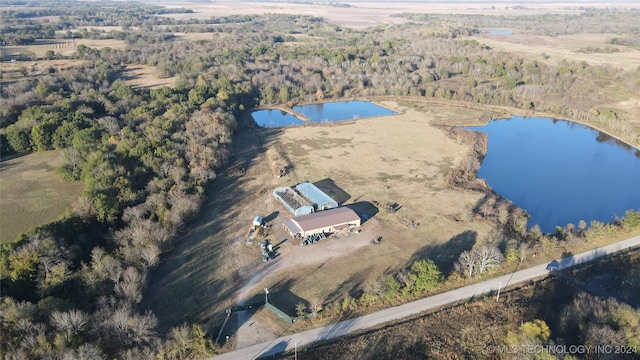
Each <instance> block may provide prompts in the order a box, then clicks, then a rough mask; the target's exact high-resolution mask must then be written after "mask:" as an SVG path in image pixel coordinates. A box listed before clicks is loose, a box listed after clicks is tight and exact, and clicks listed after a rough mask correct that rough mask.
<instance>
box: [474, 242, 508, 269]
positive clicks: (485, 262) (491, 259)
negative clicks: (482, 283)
mask: <svg viewBox="0 0 640 360" xmlns="http://www.w3.org/2000/svg"><path fill="white" fill-rule="evenodd" d="M474 253H475V258H476V259H477V260H476V261H477V268H478V272H479V273H480V274H483V273H485V272H487V271H491V270H492V269H494V268H496V267H497V266H498V265H500V264H501V263H502V262H503V261H504V256H503V255H502V253H501V252H500V250H498V248H497V247H496V246H495V245H483V246H481V247H480V248H479V249H477V250H476V251H474Z"/></svg>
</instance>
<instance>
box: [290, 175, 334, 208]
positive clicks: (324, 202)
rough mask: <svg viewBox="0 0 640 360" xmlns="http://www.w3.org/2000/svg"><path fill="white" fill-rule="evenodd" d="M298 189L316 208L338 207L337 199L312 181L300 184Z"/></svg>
mask: <svg viewBox="0 0 640 360" xmlns="http://www.w3.org/2000/svg"><path fill="white" fill-rule="evenodd" d="M296 190H297V191H298V192H299V193H300V194H301V195H302V196H304V197H305V198H306V199H307V200H309V202H311V203H312V204H313V206H314V207H315V209H316V210H327V209H333V208H337V207H338V203H337V202H336V201H335V200H333V199H332V198H331V197H330V196H329V195H327V194H326V193H325V192H324V191H322V190H320V189H319V188H318V187H317V186H315V185H313V184H312V183H310V182H303V183H300V184H298V185H297V186H296Z"/></svg>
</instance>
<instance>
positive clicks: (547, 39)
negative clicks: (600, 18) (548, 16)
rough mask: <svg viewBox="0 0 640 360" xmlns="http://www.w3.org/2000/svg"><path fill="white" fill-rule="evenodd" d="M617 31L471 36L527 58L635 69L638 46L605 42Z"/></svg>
mask: <svg viewBox="0 0 640 360" xmlns="http://www.w3.org/2000/svg"><path fill="white" fill-rule="evenodd" d="M616 36H617V35H616V34H576V35H561V36H543V35H528V34H522V35H519V34H512V35H492V34H483V35H482V36H475V37H470V39H475V40H477V41H478V42H480V43H483V44H485V45H488V46H490V47H492V48H495V49H496V50H500V51H508V52H511V53H515V54H520V55H523V56H525V57H526V58H527V59H536V60H538V61H548V62H552V63H558V62H560V61H562V60H566V61H570V62H571V61H578V62H580V61H585V62H586V63H587V64H589V65H607V64H608V65H612V66H615V67H618V68H622V69H625V70H636V69H637V68H638V66H640V49H636V48H632V47H628V46H621V45H611V44H607V43H606V42H605V41H607V40H608V39H611V38H614V37H616ZM588 48H592V49H595V48H600V49H604V48H610V49H615V50H617V51H615V52H610V53H597V52H589V51H586V50H585V49H588Z"/></svg>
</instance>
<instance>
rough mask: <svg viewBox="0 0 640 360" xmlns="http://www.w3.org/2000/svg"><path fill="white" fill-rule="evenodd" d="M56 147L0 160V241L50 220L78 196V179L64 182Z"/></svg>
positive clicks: (79, 191) (60, 157)
mask: <svg viewBox="0 0 640 360" xmlns="http://www.w3.org/2000/svg"><path fill="white" fill-rule="evenodd" d="M62 162H63V160H62V156H60V152H59V151H57V150H52V151H44V152H37V153H32V154H28V155H23V156H11V157H7V158H4V159H2V160H1V161H0V229H1V231H0V242H3V243H7V242H12V241H14V240H15V239H16V237H17V236H18V235H19V234H21V233H22V232H25V231H27V230H29V229H30V228H32V227H34V226H37V225H41V224H46V223H48V222H51V221H54V220H56V219H58V218H59V217H60V215H62V213H63V212H64V211H65V209H67V208H68V207H69V206H71V204H72V203H73V202H74V201H75V200H76V199H78V197H79V196H80V195H82V191H83V190H84V185H83V184H82V182H81V181H73V182H69V181H64V180H63V179H62V178H61V177H60V176H58V175H56V173H55V170H56V168H57V167H58V166H60V165H62Z"/></svg>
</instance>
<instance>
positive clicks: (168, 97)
mask: <svg viewBox="0 0 640 360" xmlns="http://www.w3.org/2000/svg"><path fill="white" fill-rule="evenodd" d="M2 4H3V6H4V5H7V6H9V5H12V6H13V5H16V6H20V8H19V9H16V8H7V9H3V10H2V12H1V13H0V14H1V17H0V20H1V22H2V27H1V28H0V43H1V44H3V47H4V46H5V45H29V44H33V43H35V42H37V41H42V40H48V41H56V40H63V39H74V38H91V39H119V40H124V41H125V42H126V44H127V47H126V48H125V49H122V50H119V49H113V48H108V47H104V48H101V49H96V48H90V47H86V46H84V45H80V46H77V47H76V49H75V55H74V58H75V59H78V60H83V61H84V62H83V65H81V66H79V67H74V68H64V69H63V68H57V67H55V66H51V67H49V68H48V69H46V71H44V72H35V71H31V70H30V69H28V68H27V67H26V66H25V67H24V69H23V71H21V72H22V76H23V77H24V79H22V80H17V81H9V80H6V79H4V75H5V74H2V80H1V81H2V95H1V97H0V125H1V127H2V130H1V131H0V151H1V152H2V156H5V155H7V154H11V153H28V152H37V151H44V150H50V149H58V150H60V151H62V152H63V154H64V159H65V164H64V165H63V166H62V167H60V168H59V169H58V170H57V171H58V173H59V174H60V176H62V177H63V178H65V179H69V180H78V179H80V180H82V181H83V182H84V183H85V185H86V190H85V193H84V196H83V197H82V198H81V199H80V200H78V201H77V202H76V204H75V205H74V208H73V211H71V212H69V213H66V214H64V215H63V216H62V217H61V219H60V220H59V221H56V222H53V223H50V224H46V225H43V226H40V227H38V228H35V229H32V230H30V231H28V232H27V233H25V234H22V235H21V236H19V238H18V239H17V240H16V241H15V242H14V243H10V244H2V248H1V249H0V274H1V278H0V280H1V281H2V304H0V309H1V311H2V324H1V326H2V332H1V334H0V336H1V343H0V352H1V353H2V354H5V357H7V358H15V359H22V358H43V359H44V358H86V359H101V358H118V359H140V358H151V357H156V358H163V359H187V358H198V357H203V356H205V355H207V354H211V353H213V352H215V351H216V346H215V345H214V344H213V343H212V341H211V340H210V339H209V338H208V337H207V336H206V334H205V331H204V330H203V328H202V326H201V324H184V325H181V326H177V327H175V328H173V329H171V330H170V331H168V332H167V333H164V334H161V333H158V330H157V318H156V315H154V314H152V313H151V312H148V311H147V312H141V311H139V307H138V305H139V304H140V302H141V301H142V298H143V295H144V290H145V287H146V285H147V279H148V278H149V275H150V273H151V272H152V271H153V269H154V268H155V267H156V266H157V265H158V263H159V261H161V259H162V254H163V253H165V252H167V251H170V250H171V247H172V243H173V242H175V241H179V239H180V237H179V235H180V233H181V231H183V230H184V229H185V228H186V225H187V224H188V222H189V220H190V219H191V218H192V217H193V216H194V215H196V214H197V213H198V211H199V209H200V205H201V203H202V200H203V197H204V196H205V189H206V185H207V183H208V182H210V181H211V180H213V179H215V177H216V171H218V170H219V169H220V168H221V167H223V166H224V165H225V164H228V162H229V160H230V158H231V157H232V156H233V154H232V153H231V151H230V144H231V140H232V134H233V132H234V131H235V130H236V128H237V121H236V118H237V117H238V116H239V115H241V114H242V113H243V112H244V111H247V110H249V109H252V108H254V107H256V106H265V105H273V104H289V105H291V104H295V103H307V102H316V101H325V100H328V99H342V98H353V97H367V96H393V97H404V96H415V97H423V98H434V97H435V98H443V99H453V100H460V101H466V102H470V103H479V104H488V105H500V106H508V107H516V108H521V109H528V110H536V111H544V112H548V113H552V114H555V115H556V116H558V117H568V118H570V119H574V120H578V121H583V122H587V123H590V124H594V125H596V126H597V127H599V128H602V129H604V130H606V131H608V132H610V133H612V134H615V135H617V136H618V137H620V138H622V139H624V140H626V141H628V142H629V143H632V144H634V145H636V146H637V145H640V128H639V123H638V122H637V121H635V120H633V119H634V118H633V117H634V116H637V114H633V113H625V112H620V111H616V110H614V109H613V108H612V107H611V104H612V103H615V102H617V101H621V100H624V99H627V98H629V97H631V96H632V95H634V94H636V95H637V94H638V93H639V92H640V68H638V69H635V70H633V71H628V70H621V69H616V68H613V67H609V66H590V65H589V64H587V63H584V62H583V63H575V62H569V61H563V62H561V63H560V64H559V65H553V64H549V63H546V62H544V61H542V60H538V59H525V58H520V57H518V56H515V55H513V54H510V53H506V52H498V51H494V50H492V49H490V48H488V47H487V46H484V45H483V44H481V43H479V42H477V41H475V40H459V37H461V36H466V35H472V34H475V33H477V31H478V28H479V27H485V26H496V25H497V24H498V23H500V24H504V22H503V20H502V19H491V18H487V17H467V18H456V17H451V16H435V15H434V16H426V15H424V16H423V15H406V16H407V17H409V18H410V19H412V20H414V22H410V23H407V24H405V25H401V26H394V27H386V26H381V27H376V28H372V29H368V30H366V31H356V30H352V29H347V28H341V27H339V26H335V25H332V24H329V23H327V22H325V21H324V20H323V19H321V18H317V17H313V16H302V15H300V16H292V15H277V14H271V15H261V16H257V15H256V16H244V15H243V16H230V17H222V18H211V19H209V20H195V19H194V20H174V19H172V18H171V17H170V16H158V15H167V14H172V13H188V12H189V10H188V9H167V8H162V7H156V6H149V5H141V4H135V3H133V4H132V3H111V2H86V3H77V4H76V3H74V6H72V7H69V6H68V4H69V3H68V2H64V1H46V2H45V1H42V2H39V1H3V2H2ZM32 7H33V8H32ZM43 16H46V17H48V18H47V20H42V19H41V18H40V17H43ZM50 17H57V20H50V19H49V18H50ZM510 21H511V22H509V27H510V28H515V29H522V30H523V31H531V32H534V33H545V34H549V33H550V34H558V33H560V32H559V31H560V30H558V29H559V28H558V26H557V25H554V24H557V23H559V22H561V23H562V31H564V33H576V32H586V31H600V30H601V31H607V32H618V33H620V34H621V35H620V36H619V37H617V38H616V39H615V40H614V39H612V40H611V41H610V42H609V45H608V46H625V45H632V44H637V43H638V38H639V37H640V34H639V33H638V29H637V25H635V24H638V23H640V13H638V12H634V11H622V10H611V11H606V12H603V13H600V12H599V13H597V14H595V13H593V12H590V11H585V12H584V14H583V15H578V16H576V15H571V16H565V17H563V16H561V15H558V16H554V17H553V18H546V17H534V18H530V19H529V18H526V19H520V18H518V19H510ZM594 23H596V24H602V25H601V27H600V28H597V27H594V26H593V24H594ZM585 24H588V26H585ZM92 26H100V27H105V26H107V27H108V26H113V27H119V28H118V29H113V30H108V31H107V30H105V29H97V28H91V29H89V27H92ZM502 26H504V25H502ZM599 26H600V25H599ZM176 32H184V33H186V32H203V33H211V37H210V39H209V40H197V41H176V40H175V38H174V33H176ZM623 44H624V45H623ZM603 46H604V44H603ZM3 54H4V53H3ZM3 56H4V57H5V58H3V59H2V61H7V60H11V58H12V56H14V55H6V54H5V55H3ZM17 57H19V58H21V59H22V58H26V59H29V60H34V61H35V60H42V59H39V58H36V57H35V56H34V55H32V54H29V53H23V54H18V55H17ZM59 57H60V55H59V54H56V52H55V51H54V50H52V51H51V53H48V54H47V58H50V59H57V58H59ZM131 64H138V65H150V66H154V67H155V68H156V69H157V76H158V77H173V76H176V77H177V78H178V80H177V84H176V86H175V87H173V88H169V87H162V88H158V89H148V88H144V87H140V88H133V87H131V86H129V85H127V84H126V82H125V81H124V80H123V79H122V77H121V72H122V70H123V68H124V67H125V66H126V65H131ZM602 89H606V91H600V90H602ZM634 121H635V122H634ZM496 211H497V210H496ZM494 215H495V214H494ZM498 215H499V214H498ZM498 215H495V216H498ZM581 230H582V229H581ZM567 236H568V235H567ZM483 251H486V253H485V254H480V253H473V254H471V253H469V254H466V255H468V257H469V261H466V260H465V259H466V258H460V259H459V263H460V268H459V269H460V272H461V273H465V271H466V272H467V276H469V277H471V276H474V274H475V272H476V271H477V272H480V273H482V272H484V271H486V270H489V269H491V268H492V267H493V266H495V264H496V263H499V262H501V261H502V260H503V259H502V258H501V255H500V256H498V255H496V254H495V252H494V249H491V248H487V249H483ZM514 251H516V250H515V249H514ZM479 259H480V260H479ZM482 259H484V260H487V259H493V260H490V261H488V262H484V260H482ZM478 261H480V263H478ZM433 266H434V265H433V263H432V262H427V261H418V262H416V263H414V266H412V267H411V268H410V269H408V270H407V271H406V272H402V273H401V274H399V275H398V276H399V277H400V278H401V279H404V281H403V282H399V281H397V278H398V276H395V277H394V276H389V277H388V278H385V279H380V281H379V282H377V283H372V284H373V285H371V288H370V289H368V290H367V292H365V294H364V295H363V298H361V299H359V300H358V304H367V303H371V302H374V303H375V302H376V300H377V299H383V298H385V297H387V296H390V297H396V298H397V297H398V296H399V294H401V293H402V292H404V293H407V294H410V295H411V296H416V295H418V294H422V293H424V291H426V290H430V289H434V288H437V287H438V286H439V283H440V282H441V281H442V274H441V273H440V270H438V269H437V268H434V267H433ZM464 269H467V270H464ZM349 303H350V300H347V301H346V303H345V304H344V305H343V306H342V307H343V308H344V309H343V310H347V309H351V308H352V306H350V305H349ZM336 311H338V310H336Z"/></svg>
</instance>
